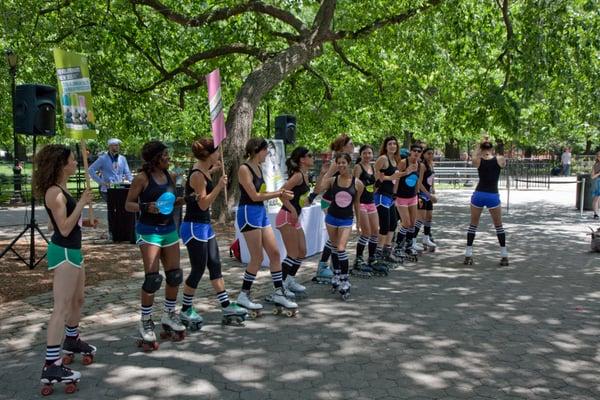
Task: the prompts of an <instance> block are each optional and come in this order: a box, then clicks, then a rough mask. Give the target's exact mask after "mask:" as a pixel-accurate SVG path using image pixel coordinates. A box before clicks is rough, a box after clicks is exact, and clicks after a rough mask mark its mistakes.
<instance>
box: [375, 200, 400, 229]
mask: <svg viewBox="0 0 600 400" xmlns="http://www.w3.org/2000/svg"><path fill="white" fill-rule="evenodd" d="M377 215H378V216H379V234H380V235H387V234H388V233H389V232H394V231H395V230H396V227H397V226H398V213H397V211H396V207H394V205H393V204H392V205H391V207H389V208H388V207H384V206H382V205H379V206H377Z"/></svg>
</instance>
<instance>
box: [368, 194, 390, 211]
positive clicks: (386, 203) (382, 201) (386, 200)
mask: <svg viewBox="0 0 600 400" xmlns="http://www.w3.org/2000/svg"><path fill="white" fill-rule="evenodd" d="M373 201H374V202H375V206H376V207H379V206H383V207H385V208H390V207H391V206H393V205H394V198H393V197H392V196H388V195H386V194H381V193H375V195H374V196H373Z"/></svg>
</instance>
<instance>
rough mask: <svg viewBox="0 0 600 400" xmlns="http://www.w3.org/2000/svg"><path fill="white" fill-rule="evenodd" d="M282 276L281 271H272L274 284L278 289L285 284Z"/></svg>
mask: <svg viewBox="0 0 600 400" xmlns="http://www.w3.org/2000/svg"><path fill="white" fill-rule="evenodd" d="M281 276H282V273H281V271H277V272H271V279H272V280H273V286H275V289H278V288H280V287H282V286H283V280H282V278H281Z"/></svg>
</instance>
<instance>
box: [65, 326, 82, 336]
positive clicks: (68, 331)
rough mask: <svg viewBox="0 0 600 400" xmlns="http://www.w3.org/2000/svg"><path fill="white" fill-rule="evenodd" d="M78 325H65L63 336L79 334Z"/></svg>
mask: <svg viewBox="0 0 600 400" xmlns="http://www.w3.org/2000/svg"><path fill="white" fill-rule="evenodd" d="M78 328H79V325H75V326H67V325H65V337H69V338H76V337H77V336H79V330H78Z"/></svg>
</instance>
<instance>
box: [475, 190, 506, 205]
mask: <svg viewBox="0 0 600 400" xmlns="http://www.w3.org/2000/svg"><path fill="white" fill-rule="evenodd" d="M471 205H472V206H473V207H477V208H483V207H487V208H488V209H492V208H497V207H500V193H489V192H478V191H474V192H473V195H472V196H471Z"/></svg>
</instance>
